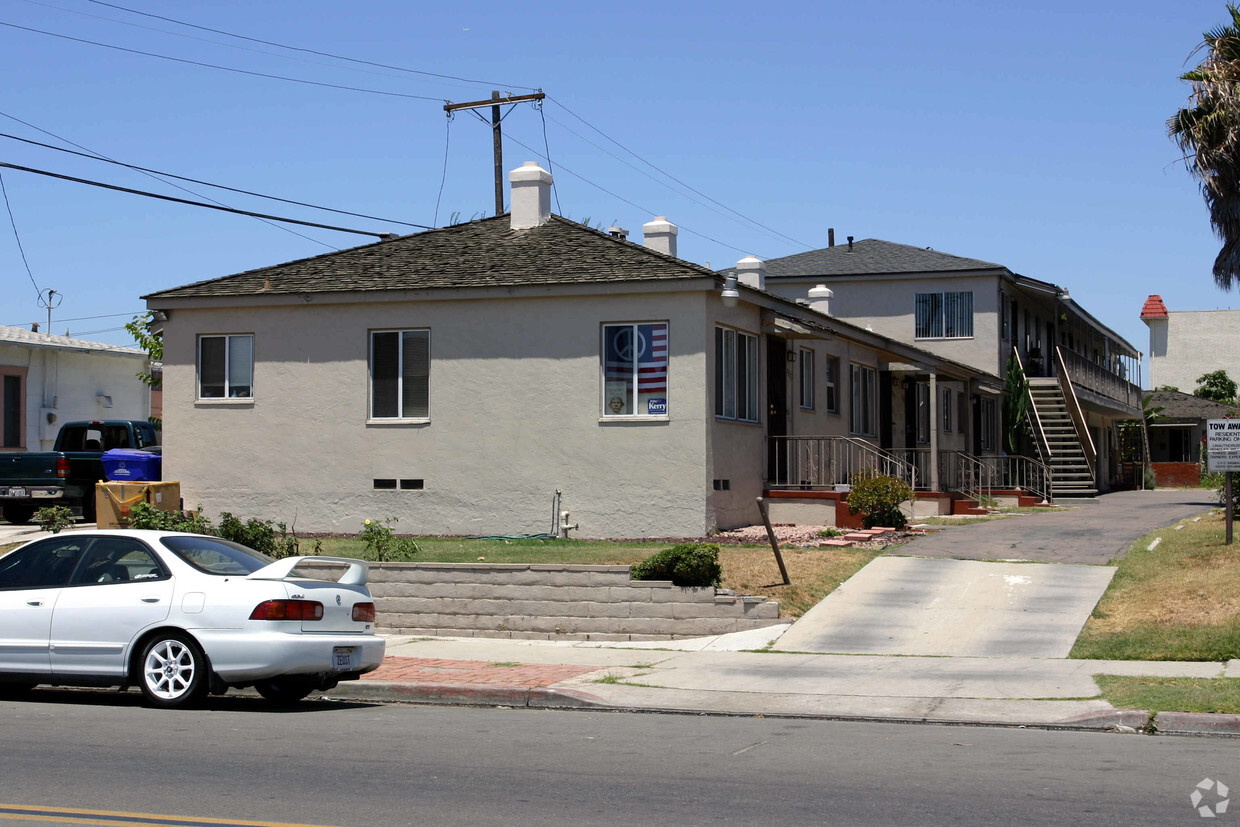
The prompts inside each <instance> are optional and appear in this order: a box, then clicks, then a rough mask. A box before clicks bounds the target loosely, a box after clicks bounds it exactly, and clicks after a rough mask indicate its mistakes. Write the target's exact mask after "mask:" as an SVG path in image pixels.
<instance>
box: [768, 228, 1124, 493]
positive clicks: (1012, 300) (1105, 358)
mask: <svg viewBox="0 0 1240 827" xmlns="http://www.w3.org/2000/svg"><path fill="white" fill-rule="evenodd" d="M766 267H767V271H766V272H767V285H768V289H769V290H770V291H772V292H774V293H777V294H778V295H781V296H786V297H788V298H793V299H797V298H803V297H809V296H810V295H811V293H812V291H813V290H814V289H815V288H816V287H818V288H820V289H819V292H820V293H822V292H824V291H825V292H827V293H831V294H832V298H831V315H832V316H833V317H835V318H839V319H845V320H847V321H849V322H852V323H854V324H857V325H861V326H864V327H866V328H867V329H873V330H874V332H876V333H879V334H882V335H884V336H890V337H892V338H895V339H898V340H901V341H904V342H906V343H908V344H910V345H914V346H916V347H919V348H924V349H925V350H928V351H930V352H932V353H935V354H937V355H939V356H941V357H943V358H947V359H952V360H955V361H957V362H961V363H963V364H966V365H969V366H971V367H973V368H976V369H977V370H980V371H983V372H985V373H986V374H998V375H1004V374H1005V373H1006V369H1007V363H1008V360H1009V358H1010V357H1011V356H1012V355H1013V353H1016V354H1018V355H1019V358H1020V361H1021V365H1022V366H1023V368H1024V371H1025V373H1026V375H1027V376H1028V377H1029V380H1030V386H1031V391H1032V397H1033V401H1034V406H1033V407H1034V411H1033V413H1034V416H1033V417H1032V424H1033V429H1034V432H1035V437H1036V440H1035V441H1036V442H1037V449H1038V453H1039V455H1040V457H1041V459H1042V460H1043V461H1044V462H1046V463H1048V464H1050V465H1051V466H1052V467H1053V468H1054V470H1055V474H1054V479H1055V490H1056V493H1057V494H1058V495H1060V496H1072V495H1085V496H1088V495H1091V494H1093V493H1095V490H1096V489H1097V490H1105V489H1106V488H1108V487H1109V486H1110V485H1112V484H1113V483H1115V482H1116V481H1117V480H1118V479H1119V476H1120V473H1121V468H1120V463H1119V457H1118V456H1117V455H1116V451H1115V450H1113V449H1114V448H1115V446H1116V444H1117V442H1116V440H1117V436H1116V433H1115V426H1116V424H1117V423H1118V422H1120V421H1123V420H1131V419H1134V418H1140V415H1141V396H1140V389H1139V387H1138V386H1137V385H1135V384H1133V383H1132V382H1131V381H1129V377H1134V378H1135V377H1139V376H1140V353H1139V352H1138V351H1137V350H1136V349H1135V348H1134V347H1133V346H1132V345H1131V344H1129V343H1128V342H1126V341H1124V339H1123V338H1122V337H1120V336H1119V335H1118V334H1116V333H1115V332H1114V331H1112V330H1110V329H1109V328H1108V327H1106V326H1105V325H1103V324H1102V323H1101V322H1099V321H1098V320H1097V319H1096V318H1094V316H1093V315H1091V314H1090V313H1088V312H1086V311H1085V310H1084V309H1083V308H1082V307H1080V306H1079V305H1077V304H1076V303H1075V302H1074V301H1073V300H1072V298H1071V296H1070V295H1069V294H1068V291H1067V290H1066V289H1064V288H1062V287H1059V286H1057V285H1054V284H1051V283H1049V282H1045V281H1040V280H1038V279H1033V278H1029V277H1027V276H1022V275H1020V274H1018V273H1014V272H1012V271H1011V270H1009V269H1008V268H1007V267H1004V266H1003V265H1001V264H995V263H993V262H988V261H981V260H978V259H972V258H964V257H961V256H955V255H949V254H947V253H941V252H938V251H936V250H932V249H929V248H921V247H912V246H909V245H906V244H895V243H892V242H889V241H882V240H879V239H864V240H862V241H857V242H855V243H854V242H853V240H852V239H851V238H849V240H848V243H847V244H846V245H839V246H830V247H827V248H824V249H821V250H813V251H810V252H807V253H801V254H798V255H793V256H787V257H785V258H778V259H773V260H771V261H768V262H767V264H766ZM978 404H979V407H978V409H977V410H975V411H974V412H973V418H974V421H975V422H979V423H980V422H993V421H998V420H999V419H1000V416H1001V410H1002V406H1001V404H1000V402H999V400H997V399H996V398H994V397H981V398H979V400H978ZM1006 427H1007V425H1006V423H1005V424H1004V425H1003V426H1002V427H1001V428H999V430H1000V431H1003V430H1004V429H1005V428H1006ZM988 430H989V429H988V428H978V429H977V431H976V433H977V436H975V439H974V441H973V444H972V446H971V448H972V450H973V451H974V452H976V453H977V454H980V455H992V454H995V453H1002V452H1003V451H1004V449H1005V448H1006V446H1005V445H1003V444H1002V442H1001V441H999V440H994V441H991V442H990V443H986V442H983V441H982V439H981V438H980V436H981V435H982V434H985V433H987V431H988ZM880 443H881V445H882V447H883V448H886V449H889V450H892V451H896V452H898V451H900V450H907V449H910V448H912V447H913V445H914V440H913V439H911V438H910V435H909V434H908V433H907V432H906V433H903V434H902V433H900V432H899V431H898V429H891V431H890V432H886V433H884V434H882V435H881V438H880Z"/></svg>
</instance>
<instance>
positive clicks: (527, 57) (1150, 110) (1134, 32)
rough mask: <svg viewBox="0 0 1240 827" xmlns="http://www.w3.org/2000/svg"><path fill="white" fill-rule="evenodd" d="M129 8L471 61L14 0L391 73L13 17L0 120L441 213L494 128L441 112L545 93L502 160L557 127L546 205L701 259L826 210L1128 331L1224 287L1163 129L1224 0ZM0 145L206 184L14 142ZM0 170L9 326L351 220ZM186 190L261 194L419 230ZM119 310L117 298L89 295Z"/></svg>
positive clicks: (378, 210)
mask: <svg viewBox="0 0 1240 827" xmlns="http://www.w3.org/2000/svg"><path fill="white" fill-rule="evenodd" d="M117 2H118V4H119V5H121V6H125V7H127V8H130V9H134V10H137V11H142V12H147V13H151V14H159V15H163V16H166V17H171V18H175V19H177V20H179V21H184V22H188V23H193V24H197V25H198V26H203V27H209V28H213V29H219V30H223V31H227V32H230V33H234V34H239V35H245V36H248V37H251V38H257V39H261V40H268V41H273V42H277V43H280V44H285V45H289V46H298V47H302V48H304V49H313V50H317V51H321V52H330V53H333V54H337V55H342V56H346V57H351V58H355V59H357V60H361V61H370V62H373V63H380V64H387V65H390V66H398V67H402V68H406V69H414V70H420V71H422V72H431V73H438V74H442V75H451V76H455V77H457V78H467V79H470V80H471V81H476V82H465V81H461V80H448V79H441V78H435V77H431V76H427V75H419V74H414V73H409V72H402V71H397V70H395V69H384V68H378V67H374V66H367V65H363V64H359V63H349V62H345V61H341V60H336V59H332V58H328V57H322V56H317V55H314V54H310V53H307V52H293V51H289V50H286V49H280V48H277V47H273V46H267V45H262V44H259V43H254V42H247V41H243V40H239V39H236V38H232V37H228V36H225V35H221V34H213V33H210V32H206V31H202V30H195V29H191V28H187V27H185V26H183V25H178V24H177V23H173V22H168V21H164V20H158V19H153V18H151V17H143V16H140V15H138V14H134V13H132V12H127V11H122V10H120V9H117V8H111V7H108V6H105V5H101V4H99V3H92V2H89V0H47V1H46V2H43V1H42V0H40V2H33V0H7V2H6V3H4V5H3V10H2V11H0V22H2V23H7V24H12V25H16V26H24V27H28V28H32V29H41V30H43V31H46V32H53V33H55V34H58V35H64V36H69V37H75V38H80V39H84V40H93V41H98V42H100V43H107V44H111V45H113V46H122V47H124V48H127V49H132V50H139V51H147V52H153V53H159V54H163V55H170V56H175V57H179V58H182V59H184V60H191V61H199V62H204V63H212V64H217V65H221V66H228V67H233V68H236V69H243V70H246V71H248V72H257V73H266V74H274V75H283V76H288V77H293V78H298V79H302V80H309V81H315V82H318V83H324V84H335V85H341V86H355V87H364V88H367V89H373V90H378V91H383V92H387V93H393V94H387V95H377V94H367V93H362V92H354V91H345V90H339V89H332V88H326V87H322V86H311V85H306V84H295V83H288V82H284V81H279V80H274V79H268V78H263V77H256V76H253V75H243V74H238V73H232V72H224V71H220V70H216V69H209V68H204V67H200V66H195V65H190V64H185V63H174V62H171V61H167V60H161V59H157V58H153V57H147V56H143V55H139V54H133V53H127V52H121V51H117V50H114V49H108V48H103V47H100V46H95V45H89V44H85V43H80V42H74V41H70V40H65V39H62V38H57V37H52V36H49V35H47V34H39V33H35V32H31V31H24V30H20V29H15V28H11V27H9V26H0V73H2V74H3V77H4V78H5V83H4V85H3V90H2V91H0V113H2V115H0V132H4V133H8V134H10V135H16V136H19V137H23V138H29V139H33V140H40V141H44V142H46V143H51V144H55V145H58V146H64V145H65V144H63V143H62V142H61V141H59V140H57V139H55V138H50V137H48V136H47V135H46V134H44V133H41V132H38V131H36V129H34V128H31V126H26V125H24V124H22V123H19V122H17V121H14V120H11V118H18V119H21V120H22V121H26V122H27V123H29V124H31V125H33V127H37V128H38V129H42V130H46V131H47V132H50V133H54V134H55V135H57V136H59V137H60V138H64V139H68V140H70V141H73V142H75V143H77V144H80V145H81V146H84V147H87V148H89V149H90V150H92V151H94V152H98V153H101V154H104V155H107V156H109V157H111V158H114V159H117V160H122V161H125V162H128V163H131V164H137V165H141V166H146V167H151V168H155V169H159V170H164V171H167V172H171V173H175V174H178V175H183V176H188V177H192V178H199V179H204V180H207V181H211V182H215V183H221V184H227V185H230V186H234V187H239V188H244V189H250V190H256V191H258V192H262V193H267V194H272V195H278V196H281V197H285V198H290V199H295V200H300V201H307V202H312V203H315V204H321V205H325V206H330V207H335V208H337V209H344V210H352V211H356V212H361V213H368V214H371V215H376V216H381V217H384V218H388V219H396V220H400V221H407V222H413V223H417V224H425V225H433V224H439V225H443V224H445V223H447V222H448V221H449V220H450V219H451V218H452V217H453V216H457V217H458V219H460V220H465V219H469V218H470V217H472V216H475V215H483V214H491V213H492V212H493V209H494V205H493V185H492V177H491V176H492V162H491V139H490V130H489V128H488V127H487V126H486V125H484V124H483V123H481V122H480V121H479V120H478V119H477V118H476V117H474V116H472V115H470V114H468V113H461V114H458V115H457V116H456V117H455V119H454V120H453V121H452V122H451V127H450V129H449V128H448V125H447V124H448V121H447V119H446V117H445V114H444V112H443V109H442V106H443V101H444V99H450V100H453V101H467V100H477V99H482V98H487V97H489V96H490V92H491V90H492V89H498V90H500V91H512V92H514V93H524V92H527V91H530V88H534V87H537V88H541V89H542V90H543V91H545V92H546V93H547V95H548V96H549V100H548V102H547V103H546V105H545V108H544V110H543V111H542V112H541V113H540V112H539V111H537V110H535V109H534V108H533V107H531V106H530V105H528V104H526V105H522V106H518V107H516V108H515V109H513V110H512V111H511V113H510V114H508V115H507V118H506V120H505V122H504V134H505V145H504V167H505V169H506V170H510V169H512V168H514V167H516V166H519V165H520V164H521V162H523V161H526V160H541V158H540V157H539V155H540V154H541V153H542V152H543V148H544V128H545V135H546V145H547V146H549V149H550V158H551V164H552V165H553V168H554V170H555V172H556V196H557V201H556V202H553V208H554V209H555V211H556V212H558V213H560V214H562V215H566V216H568V217H570V218H574V219H577V220H584V219H588V220H589V221H590V222H591V223H599V222H602V223H603V225H609V224H612V223H613V222H615V223H619V224H620V225H621V226H623V227H627V228H629V229H630V230H631V231H633V237H634V238H635V239H639V237H640V228H641V225H642V224H643V223H644V222H646V221H649V220H650V219H651V218H652V217H653V216H655V215H660V214H661V215H666V216H668V218H669V219H670V220H672V221H673V222H675V223H677V224H679V225H680V226H681V234H680V254H681V255H682V256H683V257H684V258H687V259H690V260H692V261H696V262H699V263H706V262H709V263H710V264H711V266H713V267H716V268H719V267H723V266H727V265H730V264H732V263H735V261H736V260H737V259H739V258H741V257H743V256H745V255H749V254H753V255H757V256H760V257H764V258H775V257H778V256H784V255H790V254H792V253H797V252H802V251H804V250H807V249H813V248H817V247H824V246H826V243H827V228H828V227H834V228H835V231H836V238H837V239H838V240H840V241H842V240H843V238H844V237H845V236H848V235H852V236H855V237H857V238H858V239H860V238H882V239H886V240H889V241H896V242H901V243H906V244H914V245H918V246H926V247H933V248H934V249H936V250H942V251H944V252H949V253H955V254H958V255H964V256H970V257H974V258H981V259H986V260H990V261H996V262H999V263H1001V264H1004V265H1006V266H1007V267H1009V268H1011V269H1012V270H1014V271H1016V272H1018V273H1022V274H1025V275H1028V276H1032V277H1035V278H1039V279H1044V280H1047V281H1051V282H1055V283H1057V284H1060V285H1063V286H1065V287H1067V288H1069V289H1070V290H1071V293H1072V296H1073V298H1074V299H1076V300H1077V301H1078V302H1079V303H1081V304H1082V305H1083V306H1084V307H1086V308H1087V309H1088V310H1090V311H1091V312H1092V313H1094V315H1096V316H1097V317H1098V318H1099V319H1101V320H1102V321H1103V322H1104V323H1106V324H1107V325H1109V326H1111V327H1112V328H1113V329H1115V330H1116V331H1117V332H1119V333H1120V334H1121V335H1123V336H1124V337H1125V338H1127V339H1128V340H1129V341H1130V342H1132V343H1133V344H1134V345H1135V346H1137V347H1138V348H1139V349H1141V350H1146V349H1147V346H1148V335H1147V329H1146V327H1145V325H1143V324H1142V323H1141V322H1140V321H1139V319H1138V315H1139V312H1140V307H1141V304H1142V302H1143V301H1144V299H1145V297H1146V295H1147V294H1149V293H1160V294H1161V295H1162V296H1163V298H1164V300H1165V301H1166V303H1167V306H1168V307H1169V308H1170V309H1172V310H1205V309H1215V308H1220V307H1222V308H1225V307H1240V297H1237V295H1236V294H1235V293H1224V292H1222V291H1219V290H1218V289H1216V288H1215V286H1214V283H1213V279H1212V277H1211V274H1210V266H1211V263H1212V262H1213V259H1214V256H1215V254H1216V253H1217V251H1218V243H1217V242H1216V240H1215V239H1214V237H1213V235H1212V233H1211V231H1210V228H1209V224H1208V220H1207V214H1206V209H1205V206H1204V204H1203V202H1202V199H1201V196H1200V194H1199V191H1198V188H1197V185H1196V183H1195V182H1194V181H1193V180H1191V179H1190V178H1189V176H1188V174H1187V173H1186V172H1185V170H1184V167H1183V165H1182V164H1181V163H1179V162H1178V160H1177V159H1178V155H1179V153H1178V151H1177V149H1176V147H1175V146H1174V145H1173V144H1172V143H1171V141H1170V140H1168V138H1167V137H1166V127H1165V122H1166V119H1167V118H1168V117H1169V116H1170V115H1171V114H1172V113H1173V112H1174V111H1175V110H1176V109H1177V108H1178V107H1180V106H1181V105H1183V103H1184V102H1185V100H1186V97H1187V93H1188V89H1187V87H1186V86H1185V85H1184V84H1183V83H1182V82H1180V81H1179V80H1178V76H1179V74H1180V73H1181V72H1183V71H1184V70H1185V69H1186V67H1187V63H1186V62H1187V61H1188V59H1189V56H1190V53H1191V52H1192V50H1193V48H1194V46H1195V45H1196V44H1197V43H1198V42H1200V40H1201V34H1202V32H1203V31H1205V30H1206V29H1209V28H1212V27H1214V26H1216V25H1219V24H1221V23H1222V22H1224V20H1225V19H1226V16H1227V15H1226V10H1225V4H1224V3H1223V2H1221V0H1210V2H1205V0H1181V2H1176V3H1169V2H1166V0H1134V2H1124V3H1120V2H1088V1H1087V0H1086V1H1085V2H1082V0H1076V1H1075V2H1040V3H1039V2H1035V3H1025V4H1016V3H1013V4H1001V3H995V2H991V1H990V0H987V2H970V1H969V0H965V1H964V2H950V3H947V2H887V3H856V2H847V3H844V2H813V3H811V2H797V3H782V2H776V3H767V4H754V3H752V2H745V3H739V2H731V1H730V0H723V1H722V2H720V0H715V1H714V2H710V3H702V2H672V3H662V4H637V3H629V4H617V3H609V4H597V3H581V2H572V3H562V2H544V3H540V4H535V5H530V4H517V3H510V2H505V3H491V2H475V3H457V4H448V3H409V2H394V1H393V0H371V2H367V3H358V4H352V3H349V4H346V3H340V2H326V0H296V2H294V0H264V1H263V2H253V0H211V2H207V1H206V0H171V1H170V2H160V3H156V2H153V0H117ZM527 87H528V88H527ZM402 96H423V97H425V98H429V99H419V98H417V97H402ZM485 114H488V115H489V112H485ZM583 120H584V121H585V123H583ZM596 130H597V131H596ZM600 133H602V134H600ZM611 141H616V142H618V143H619V144H620V145H622V146H623V148H621V147H620V146H617V145H616V144H615V143H612V142H611ZM445 149H446V150H447V170H446V176H445V167H444V160H445ZM630 152H631V153H633V154H629V153H630ZM635 156H637V157H635ZM0 161H5V162H8V163H13V164H19V165H23V166H29V167H37V168H41V169H47V170H52V171H56V172H59V173H63V174H68V175H75V176H79V177H83V178H92V179H96V180H102V181H107V182H110V183H113V184H117V185H120V186H127V187H132V188H136V189H144V190H153V191H157V192H162V193H166V194H170V195H175V196H178V197H186V198H194V199H195V200H198V196H197V195H189V194H186V193H184V192H181V191H178V190H176V189H173V188H172V187H170V186H168V185H166V184H164V183H162V182H159V181H155V180H152V179H151V178H148V177H146V176H144V175H141V174H139V173H136V172H133V171H130V170H126V169H123V168H119V167H113V166H108V165H105V164H100V163H98V162H94V161H89V160H86V159H82V158H77V157H74V156H70V155H65V154H62V153H58V152H54V151H51V150H47V149H43V148H40V147H34V146H30V145H27V144H22V143H19V142H16V141H13V140H11V139H8V138H0ZM647 162H648V163H649V164H651V165H653V167H652V166H648V165H647ZM543 163H544V166H546V162H543ZM655 168H657V170H656V169H655ZM660 171H661V172H660ZM0 173H2V174H3V180H4V183H5V186H6V189H7V192H8V199H9V204H10V207H11V209H12V214H13V218H14V220H15V221H16V225H17V229H18V231H19V233H20V238H21V242H22V245H23V246H24V249H25V253H26V257H27V259H28V261H29V265H30V270H31V273H32V274H33V283H32V280H31V278H30V277H29V276H28V275H27V273H26V269H25V266H24V265H23V263H22V260H21V257H20V255H19V251H18V246H17V243H16V239H15V238H14V234H13V232H12V230H11V228H10V226H9V222H8V215H7V214H5V213H3V212H0V273H2V274H3V276H2V278H3V284H4V291H3V296H4V298H3V302H0V324H19V325H25V324H28V323H29V322H31V321H39V320H42V319H44V317H45V311H44V310H42V309H41V308H40V307H39V306H38V304H37V301H36V298H37V296H36V285H37V286H38V287H39V288H53V289H55V290H56V291H57V292H59V293H61V294H63V296H64V299H63V303H62V304H61V305H60V306H59V307H58V308H56V310H55V311H54V314H53V326H52V327H53V332H56V333H63V332H64V331H65V329H66V328H67V329H68V330H69V331H70V332H71V333H72V334H73V335H80V336H83V337H85V338H92V339H98V340H100V341H109V342H115V343H130V340H129V339H128V337H127V335H126V334H125V333H124V332H123V331H119V330H116V329H115V328H118V327H119V326H120V325H121V324H123V322H124V321H126V320H127V317H128V314H131V313H134V312H139V311H141V310H142V309H144V305H143V303H142V302H141V301H140V300H139V298H138V297H139V296H140V295H142V294H144V293H147V292H150V291H154V290H159V289H163V288H168V287H172V286H175V285H179V284H185V283H188V282H192V281H197V280H200V279H207V278H214V277H217V276H223V275H228V274H230V273H234V272H239V271H242V270H246V269H250V268H253V267H260V266H264V265H268V264H275V263H278V262H282V261H288V260H291V259H296V258H301V257H304V256H310V255H317V254H319V253H322V252H326V251H328V250H329V249H332V248H341V247H349V246H354V245H355V244H358V243H366V242H367V239H366V238H364V237H360V236H349V235H344V234H341V233H334V232H327V231H320V230H305V229H297V230H296V231H297V232H298V233H301V234H302V235H305V236H308V237H309V238H310V239H314V240H308V239H306V238H302V237H299V236H297V235H293V234H292V233H289V232H286V231H284V230H280V229H275V228H273V227H271V226H269V225H267V224H264V223H262V222H260V221H257V220H255V219H251V218H242V217H236V216H229V215H224V214H218V213H213V212H208V211H205V210H201V209H196V208H192V207H183V206H178V205H174V204H168V203H164V202H158V201H153V200H150V199H145V198H139V197H135V196H131V195H124V194H119V193H112V192H105V191H101V190H95V189H92V188H88V187H84V186H81V185H78V184H72V183H66V182H62V181H57V180H52V179H48V178H44V177H41V176H35V175H31V174H29V173H23V172H16V171H13V170H0ZM664 173H666V174H667V175H670V176H673V177H674V178H675V179H676V180H671V179H669V178H668V177H667V175H665V174H664ZM441 180H442V181H443V190H442V196H440V184H441ZM185 186H189V187H190V188H191V189H193V190H195V191H196V192H198V193H201V194H204V195H208V196H211V197H213V198H216V199H218V200H220V201H223V202H225V203H227V204H229V205H231V206H236V207H241V208H247V209H252V210H257V211H260V212H270V213H274V214H277V215H285V216H290V217H295V218H302V219H305V220H310V221H321V222H324V223H329V224H340V225H343V226H348V227H355V228H359V229H373V230H376V231H380V232H383V231H397V232H409V231H412V229H411V228H407V227H402V226H400V225H398V224H394V223H386V222H381V221H371V220H366V219H360V218H352V217H347V216H339V215H335V216H333V215H331V214H326V213H319V212H314V211H311V210H307V209H304V208H301V207H294V206H290V205H283V204H277V203H272V202H268V201H261V200H257V199H253V198H248V197H245V196H239V195H235V194H230V193H221V192H219V191H216V190H210V189H207V188H204V187H201V186H198V185H185ZM690 188H691V189H690ZM695 191H696V192H695ZM437 205H438V207H437ZM721 205H722V206H721ZM738 213H739V214H740V216H742V217H738V216H737V214H738ZM755 222H756V223H755ZM758 225H762V226H758ZM108 314H126V315H125V316H116V317H111V318H95V319H90V318H86V317H91V316H107V315H108Z"/></svg>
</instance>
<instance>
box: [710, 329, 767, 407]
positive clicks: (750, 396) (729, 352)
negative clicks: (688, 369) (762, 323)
mask: <svg viewBox="0 0 1240 827" xmlns="http://www.w3.org/2000/svg"><path fill="white" fill-rule="evenodd" d="M715 416H717V417H719V418H720V419H734V420H737V421H740V422H757V421H758V337H757V336H750V335H749V334H748V333H742V332H740V331H739V330H733V329H732V328H730V327H716V328H715Z"/></svg>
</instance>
